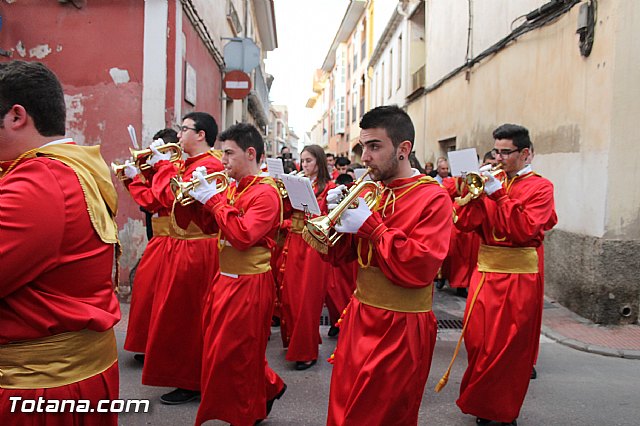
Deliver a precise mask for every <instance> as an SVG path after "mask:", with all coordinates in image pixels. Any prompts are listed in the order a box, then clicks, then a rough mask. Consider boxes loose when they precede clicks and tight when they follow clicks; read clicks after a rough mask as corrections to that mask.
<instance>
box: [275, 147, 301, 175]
mask: <svg viewBox="0 0 640 426" xmlns="http://www.w3.org/2000/svg"><path fill="white" fill-rule="evenodd" d="M278 158H280V159H281V160H282V167H283V168H284V172H285V173H287V174H288V173H291V172H294V171H297V170H298V166H297V165H296V163H295V161H294V160H293V154H291V149H290V148H289V147H288V146H283V147H282V149H280V157H278Z"/></svg>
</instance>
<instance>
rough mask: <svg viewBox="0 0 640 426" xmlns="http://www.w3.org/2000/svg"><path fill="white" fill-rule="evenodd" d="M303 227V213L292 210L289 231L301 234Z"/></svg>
mask: <svg viewBox="0 0 640 426" xmlns="http://www.w3.org/2000/svg"><path fill="white" fill-rule="evenodd" d="M303 229H304V214H303V213H302V212H294V213H293V215H292V216H291V232H293V233H294V234H302V230H303Z"/></svg>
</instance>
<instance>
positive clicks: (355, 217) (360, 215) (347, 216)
mask: <svg viewBox="0 0 640 426" xmlns="http://www.w3.org/2000/svg"><path fill="white" fill-rule="evenodd" d="M369 216H371V209H369V206H368V205H367V202H366V201H365V200H364V198H362V197H360V198H358V207H357V208H355V209H346V210H345V211H344V213H342V216H340V223H338V224H336V231H338V232H342V233H345V234H355V233H357V232H358V230H359V229H360V228H361V227H362V224H363V223H364V222H365V221H366V220H367V218H368V217H369Z"/></svg>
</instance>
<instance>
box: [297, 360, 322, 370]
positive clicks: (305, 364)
mask: <svg viewBox="0 0 640 426" xmlns="http://www.w3.org/2000/svg"><path fill="white" fill-rule="evenodd" d="M316 362H318V360H317V359H314V360H312V361H296V370H298V371H303V370H307V369H309V368H311V367H313V366H314V365H316Z"/></svg>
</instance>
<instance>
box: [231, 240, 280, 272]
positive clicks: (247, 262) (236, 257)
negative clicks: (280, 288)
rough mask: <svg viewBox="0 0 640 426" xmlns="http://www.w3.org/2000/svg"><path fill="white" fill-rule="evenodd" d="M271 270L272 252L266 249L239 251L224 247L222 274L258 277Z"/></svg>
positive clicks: (257, 248)
mask: <svg viewBox="0 0 640 426" xmlns="http://www.w3.org/2000/svg"><path fill="white" fill-rule="evenodd" d="M270 270H271V251H270V250H269V249H268V248H266V247H251V248H250V249H248V250H243V251H241V250H238V249H235V248H233V247H231V246H224V248H223V249H222V251H220V272H224V273H226V274H234V275H257V274H262V273H265V272H269V271H270Z"/></svg>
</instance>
